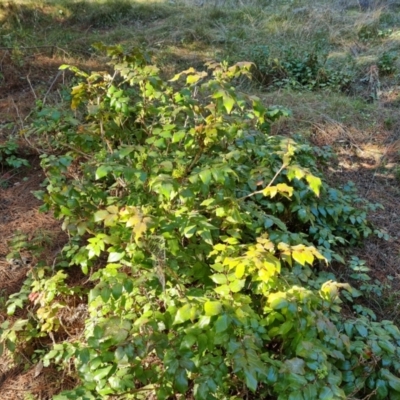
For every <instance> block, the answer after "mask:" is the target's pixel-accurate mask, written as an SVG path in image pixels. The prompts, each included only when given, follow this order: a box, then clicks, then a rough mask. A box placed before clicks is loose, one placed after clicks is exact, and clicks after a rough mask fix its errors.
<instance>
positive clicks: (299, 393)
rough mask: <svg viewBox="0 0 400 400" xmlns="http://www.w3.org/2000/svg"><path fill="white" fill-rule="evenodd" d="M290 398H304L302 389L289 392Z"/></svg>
mask: <svg viewBox="0 0 400 400" xmlns="http://www.w3.org/2000/svg"><path fill="white" fill-rule="evenodd" d="M288 400H304V397H303V393H302V392H301V391H297V392H292V393H290V394H289V397H288Z"/></svg>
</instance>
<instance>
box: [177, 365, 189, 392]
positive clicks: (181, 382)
mask: <svg viewBox="0 0 400 400" xmlns="http://www.w3.org/2000/svg"><path fill="white" fill-rule="evenodd" d="M174 386H175V388H176V390H177V391H178V392H179V393H185V392H186V391H187V389H188V386H189V384H188V379H187V374H186V371H185V370H184V369H178V371H177V372H176V373H175V377H174Z"/></svg>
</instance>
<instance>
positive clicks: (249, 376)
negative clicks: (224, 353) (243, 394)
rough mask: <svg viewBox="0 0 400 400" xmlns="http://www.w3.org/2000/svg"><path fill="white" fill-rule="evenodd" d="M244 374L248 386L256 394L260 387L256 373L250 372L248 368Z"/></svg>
mask: <svg viewBox="0 0 400 400" xmlns="http://www.w3.org/2000/svg"><path fill="white" fill-rule="evenodd" d="M243 372H244V377H245V379H246V386H247V387H248V388H249V389H250V390H252V391H253V392H255V391H256V390H257V385H258V381H257V377H256V374H255V371H253V370H250V369H248V368H245V369H244V370H243Z"/></svg>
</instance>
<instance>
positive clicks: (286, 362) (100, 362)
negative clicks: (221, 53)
mask: <svg viewBox="0 0 400 400" xmlns="http://www.w3.org/2000/svg"><path fill="white" fill-rule="evenodd" d="M98 47H99V48H100V49H102V50H104V51H106V52H107V53H108V56H109V57H110V59H111V65H112V67H113V70H114V73H113V74H111V75H110V74H108V73H103V72H94V73H86V72H84V71H81V70H78V69H77V68H75V67H67V66H63V67H62V68H70V69H71V70H73V71H74V72H75V73H76V74H77V76H78V77H79V81H78V83H77V84H76V85H75V86H74V87H73V88H72V91H71V106H72V110H71V111H69V110H61V114H60V115H58V114H57V115H56V117H54V114H53V113H52V112H49V113H46V112H42V114H41V115H39V116H38V120H37V122H36V123H35V124H34V125H33V127H32V129H31V132H30V133H31V134H37V135H41V137H42V138H44V139H45V140H44V141H45V142H46V143H49V148H52V149H56V151H55V152H53V153H51V154H50V153H49V154H46V155H44V156H43V157H42V166H43V168H44V170H45V172H46V175H47V179H46V188H45V190H43V191H41V192H38V193H37V196H38V197H39V198H41V199H42V200H43V207H42V209H43V210H44V211H48V210H53V212H54V214H55V216H56V217H58V218H60V219H62V220H63V228H64V229H65V230H66V231H67V232H68V234H69V235H70V241H69V243H68V244H67V245H66V246H65V247H64V249H63V256H64V263H60V264H57V265H55V266H54V268H46V267H42V268H40V269H39V270H37V271H36V270H33V272H32V273H31V275H30V277H29V279H28V281H27V282H26V285H25V289H26V287H27V288H31V290H32V292H33V293H35V295H34V296H33V295H32V293H31V295H27V294H25V295H24V296H25V297H23V298H22V300H21V301H20V302H19V303H17V304H16V305H15V306H14V309H10V310H9V313H10V314H13V313H14V311H15V307H20V306H21V307H22V306H23V304H26V303H27V302H28V301H30V302H31V304H32V315H33V316H34V317H32V318H29V319H27V320H25V321H23V322H21V321H19V322H17V323H16V324H14V325H10V324H6V325H5V324H3V325H2V328H3V333H2V338H3V339H4V340H5V342H6V345H7V347H8V348H9V349H10V350H13V349H14V350H15V343H18V341H22V340H28V339H29V338H37V337H42V336H47V335H49V336H50V337H54V335H55V334H60V333H68V327H67V326H66V325H65V323H63V319H62V318H61V315H62V310H63V309H65V308H66V307H67V304H68V299H70V298H79V301H80V302H84V303H85V307H86V309H87V314H86V318H85V320H84V326H83V332H82V334H81V335H79V336H76V337H74V336H72V337H70V339H69V340H66V341H62V342H59V343H54V344H53V345H50V346H49V347H48V349H47V352H45V354H44V355H43V359H42V362H43V364H44V365H45V366H47V365H50V363H54V364H55V365H58V366H59V367H60V368H65V367H67V366H68V369H70V370H71V369H72V370H75V371H76V373H77V375H78V377H79V378H80V382H81V385H80V386H79V387H77V388H75V389H74V390H70V391H66V392H64V393H62V394H60V395H58V396H56V397H55V398H56V399H58V400H61V399H82V398H85V399H86V398H87V399H98V398H102V399H104V398H108V396H119V398H126V399H129V398H135V399H140V398H148V396H150V395H155V396H156V397H157V398H158V399H169V398H174V396H177V395H179V394H180V395H182V396H183V397H184V398H190V397H194V398H195V399H199V400H203V399H204V400H208V399H226V398H232V399H235V398H251V396H253V398H258V399H262V398H270V397H271V396H273V397H275V398H278V399H292V400H295V399H304V400H307V399H345V398H348V396H354V395H355V394H356V393H360V394H365V395H367V394H370V395H371V396H375V398H377V399H386V398H389V397H388V396H390V398H391V399H397V398H399V397H400V380H399V378H397V377H396V376H395V371H397V370H398V369H399V367H400V360H399V356H400V353H399V350H398V347H397V345H398V344H399V343H400V332H399V330H398V329H397V328H396V326H395V325H394V324H393V323H392V322H390V321H383V322H371V320H370V319H368V318H367V317H364V316H362V315H360V314H357V311H356V310H355V311H354V316H350V317H349V316H346V315H348V313H345V312H343V311H344V310H347V309H348V307H350V306H349V305H348V304H350V303H349V302H350V301H351V300H352V299H353V298H354V297H356V296H357V295H358V293H357V292H355V291H354V290H353V289H352V288H351V287H350V285H348V284H345V283H340V282H338V281H337V279H336V277H335V275H334V274H332V273H329V272H328V270H327V264H329V263H330V262H331V261H332V260H339V261H342V262H344V260H343V259H342V258H341V256H340V253H339V249H340V248H342V247H345V246H353V245H356V244H357V243H359V242H360V241H361V240H362V239H363V238H364V237H367V236H368V235H369V234H371V233H372V230H371V228H370V226H369V224H368V222H367V220H366V217H367V211H368V207H369V206H368V204H366V203H364V202H363V201H362V200H361V199H359V198H357V196H356V194H355V192H354V187H353V186H352V185H351V184H349V185H348V186H346V187H344V188H343V191H340V190H338V189H334V188H332V187H330V186H329V185H328V184H327V183H326V182H325V181H324V179H323V176H322V175H321V173H320V172H319V170H318V168H317V165H318V157H319V156H318V154H320V152H317V151H315V149H314V148H313V147H312V146H310V145H309V144H307V143H303V142H301V141H295V140H294V139H291V138H288V137H280V136H272V135H271V134H270V124H271V123H272V122H273V121H275V120H277V119H278V118H281V117H284V116H286V115H288V111H287V110H285V109H283V108H279V107H265V106H264V105H263V104H262V102H261V100H260V99H259V98H257V97H256V96H252V95H248V94H246V93H241V92H239V91H238V90H237V89H235V86H234V85H235V82H236V81H237V80H238V79H239V78H240V77H241V76H242V75H243V74H245V75H249V73H250V72H249V71H250V68H251V64H249V63H238V64H235V65H233V66H228V65H226V64H222V65H221V64H217V63H209V64H208V65H207V69H206V70H204V71H196V70H194V69H193V68H190V69H188V70H186V71H183V72H182V73H180V74H177V75H176V76H175V77H173V78H172V79H171V80H170V81H168V82H165V81H164V80H162V79H161V78H160V75H159V71H158V69H157V68H156V67H155V66H154V65H151V64H150V63H149V60H148V59H147V57H146V56H145V55H144V54H143V53H142V52H141V51H140V50H137V49H135V50H134V51H132V52H129V53H125V52H124V51H123V50H122V49H121V48H120V47H105V46H103V45H98ZM49 115H50V120H51V121H52V122H51V123H52V125H51V126H52V128H51V129H45V130H44V131H43V130H42V127H43V124H41V123H40V122H41V121H43V119H46V120H47V118H48V116H49ZM65 261H68V263H69V265H66V264H65ZM76 266H79V267H80V268H81V269H82V271H83V272H84V273H85V274H87V275H88V280H89V281H90V283H91V285H90V287H78V286H76V285H75V286H74V285H73V284H72V283H68V275H69V274H71V272H70V271H72V270H73V269H74V268H75V267H76ZM25 289H24V290H25ZM342 293H345V294H346V296H345V297H343V296H342ZM36 294H37V295H36ZM346 299H347V300H346ZM343 301H346V303H343ZM69 303H70V302H69ZM13 304H14V303H13ZM64 321H65V319H64ZM18 324H19V325H18ZM21 326H23V327H24V329H25V330H26V331H28V332H30V336H29V335H28V336H29V337H28V339H27V338H26V337H27V336H26V335H25V337H24V338H23V337H22V335H21V334H20V330H21V329H22V328H21ZM71 365H73V368H71Z"/></svg>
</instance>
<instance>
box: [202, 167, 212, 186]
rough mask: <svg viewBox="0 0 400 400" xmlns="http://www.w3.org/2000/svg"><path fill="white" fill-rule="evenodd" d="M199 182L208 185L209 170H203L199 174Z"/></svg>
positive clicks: (209, 179) (209, 178)
mask: <svg viewBox="0 0 400 400" xmlns="http://www.w3.org/2000/svg"><path fill="white" fill-rule="evenodd" d="M199 176H200V179H201V181H202V182H203V183H204V184H205V185H208V184H209V183H210V181H211V176H212V175H211V170H209V169H204V170H203V171H201V172H200V173H199Z"/></svg>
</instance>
